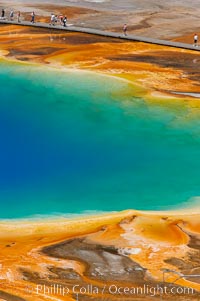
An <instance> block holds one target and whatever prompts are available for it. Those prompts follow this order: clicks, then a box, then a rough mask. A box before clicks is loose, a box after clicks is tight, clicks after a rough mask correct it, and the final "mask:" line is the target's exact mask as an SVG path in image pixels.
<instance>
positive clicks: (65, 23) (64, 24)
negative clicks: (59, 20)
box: [63, 16, 67, 27]
mask: <svg viewBox="0 0 200 301" xmlns="http://www.w3.org/2000/svg"><path fill="white" fill-rule="evenodd" d="M63 26H64V27H66V26H67V17H66V16H64V19H63Z"/></svg>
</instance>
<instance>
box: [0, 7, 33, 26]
mask: <svg viewBox="0 0 200 301" xmlns="http://www.w3.org/2000/svg"><path fill="white" fill-rule="evenodd" d="M15 15H16V16H17V22H18V23H20V22H21V12H20V11H18V12H17V13H15V12H14V10H12V9H11V11H10V12H9V15H8V19H9V21H14V17H15ZM5 19H6V12H5V9H4V8H2V10H1V20H5ZM30 22H31V23H35V12H34V11H32V13H31V19H30Z"/></svg>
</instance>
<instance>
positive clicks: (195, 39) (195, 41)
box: [194, 33, 198, 47]
mask: <svg viewBox="0 0 200 301" xmlns="http://www.w3.org/2000/svg"><path fill="white" fill-rule="evenodd" d="M194 46H195V47H197V46H198V35H197V34H196V33H195V34H194Z"/></svg>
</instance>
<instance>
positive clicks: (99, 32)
mask: <svg viewBox="0 0 200 301" xmlns="http://www.w3.org/2000/svg"><path fill="white" fill-rule="evenodd" d="M0 24H12V25H18V26H31V27H37V28H46V29H52V30H63V31H69V32H79V33H87V34H92V35H98V36H103V37H109V38H117V39H123V40H126V41H137V42H144V43H150V44H156V45H163V46H169V47H175V48H181V49H188V50H194V51H200V46H199V47H195V46H193V44H186V43H178V42H172V41H167V40H160V39H153V38H146V37H142V36H137V35H132V34H128V35H127V36H125V35H124V34H123V33H119V32H110V31H103V30H98V29H92V28H84V27H78V26H73V25H68V26H67V27H63V26H61V25H55V26H52V25H49V24H46V23H37V22H36V23H34V24H32V23H31V22H27V21H22V22H20V23H18V22H15V21H7V20H0Z"/></svg>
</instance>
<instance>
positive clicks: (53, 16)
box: [49, 14, 55, 25]
mask: <svg viewBox="0 0 200 301" xmlns="http://www.w3.org/2000/svg"><path fill="white" fill-rule="evenodd" d="M49 25H55V15H54V14H51V20H50V24H49Z"/></svg>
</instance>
